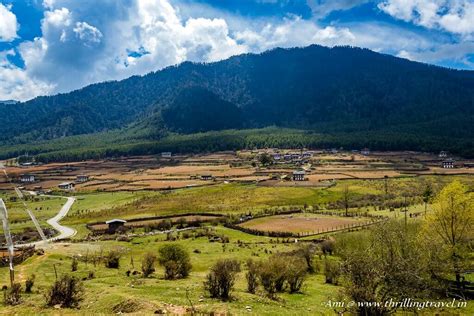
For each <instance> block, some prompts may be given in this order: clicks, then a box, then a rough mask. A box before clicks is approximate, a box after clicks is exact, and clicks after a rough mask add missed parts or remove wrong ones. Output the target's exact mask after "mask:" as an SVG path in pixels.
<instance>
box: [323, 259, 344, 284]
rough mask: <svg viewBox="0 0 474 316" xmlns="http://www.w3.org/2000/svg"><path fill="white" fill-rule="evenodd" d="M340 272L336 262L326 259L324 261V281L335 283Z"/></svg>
mask: <svg viewBox="0 0 474 316" xmlns="http://www.w3.org/2000/svg"><path fill="white" fill-rule="evenodd" d="M340 274H341V268H340V265H339V263H338V262H335V261H332V260H327V259H326V260H325V261H324V276H325V278H326V283H329V284H334V285H337V284H338V280H339V276H340Z"/></svg>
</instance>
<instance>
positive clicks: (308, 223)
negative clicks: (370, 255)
mask: <svg viewBox="0 0 474 316" xmlns="http://www.w3.org/2000/svg"><path fill="white" fill-rule="evenodd" d="M364 222H368V220H367V219H365V220H364V219H358V218H348V217H337V216H329V215H328V216H325V215H315V214H290V215H276V216H268V217H261V218H256V219H252V220H250V221H247V222H245V223H242V224H240V226H242V227H245V228H250V229H255V230H260V231H264V232H265V231H273V232H290V233H316V232H322V231H332V230H337V229H342V228H345V227H350V226H355V225H357V224H362V223H364Z"/></svg>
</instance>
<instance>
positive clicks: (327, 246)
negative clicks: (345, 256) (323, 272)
mask: <svg viewBox="0 0 474 316" xmlns="http://www.w3.org/2000/svg"><path fill="white" fill-rule="evenodd" d="M321 251H322V252H323V254H324V255H328V254H329V255H332V253H333V252H334V241H333V240H325V241H323V242H322V243H321Z"/></svg>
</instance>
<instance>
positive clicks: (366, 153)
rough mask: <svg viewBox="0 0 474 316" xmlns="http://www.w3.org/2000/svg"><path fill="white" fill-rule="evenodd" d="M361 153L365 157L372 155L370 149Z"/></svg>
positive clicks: (365, 149)
mask: <svg viewBox="0 0 474 316" xmlns="http://www.w3.org/2000/svg"><path fill="white" fill-rule="evenodd" d="M360 153H361V154H362V155H364V156H368V155H370V149H369V148H362V150H361V151H360Z"/></svg>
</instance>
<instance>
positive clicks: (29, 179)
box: [20, 174, 35, 183]
mask: <svg viewBox="0 0 474 316" xmlns="http://www.w3.org/2000/svg"><path fill="white" fill-rule="evenodd" d="M20 182H23V183H31V182H35V176H34V175H32V174H22V175H21V176H20Z"/></svg>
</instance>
